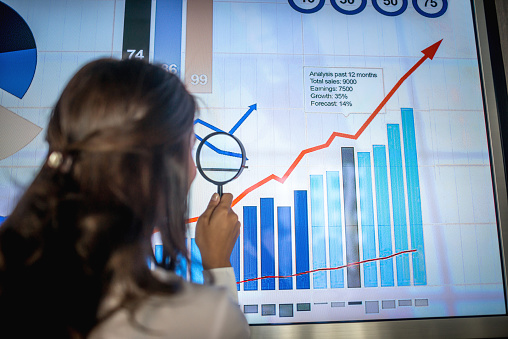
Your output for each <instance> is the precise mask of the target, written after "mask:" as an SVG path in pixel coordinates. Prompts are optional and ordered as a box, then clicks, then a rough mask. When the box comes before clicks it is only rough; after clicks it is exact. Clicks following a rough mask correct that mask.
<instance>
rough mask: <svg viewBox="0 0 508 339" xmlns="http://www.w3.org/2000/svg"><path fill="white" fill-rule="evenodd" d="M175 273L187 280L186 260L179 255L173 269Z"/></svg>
mask: <svg viewBox="0 0 508 339" xmlns="http://www.w3.org/2000/svg"><path fill="white" fill-rule="evenodd" d="M175 273H176V274H177V275H179V276H180V277H182V278H184V279H187V260H186V259H185V257H184V256H183V255H181V254H180V255H179V256H178V263H177V265H176V267H175Z"/></svg>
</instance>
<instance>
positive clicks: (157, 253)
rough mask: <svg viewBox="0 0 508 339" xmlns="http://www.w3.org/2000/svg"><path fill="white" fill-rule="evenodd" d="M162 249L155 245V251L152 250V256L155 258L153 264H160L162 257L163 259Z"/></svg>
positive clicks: (160, 246)
mask: <svg viewBox="0 0 508 339" xmlns="http://www.w3.org/2000/svg"><path fill="white" fill-rule="evenodd" d="M162 253H163V248H162V245H155V250H154V256H155V262H156V263H157V264H159V265H160V264H162V257H163V254H162Z"/></svg>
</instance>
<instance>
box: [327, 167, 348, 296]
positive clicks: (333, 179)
mask: <svg viewBox="0 0 508 339" xmlns="http://www.w3.org/2000/svg"><path fill="white" fill-rule="evenodd" d="M326 200H327V202H328V240H329V248H330V267H339V266H342V265H344V260H343V259H342V257H343V250H342V217H341V215H342V208H341V201H340V177H339V172H338V171H335V172H326ZM330 287H331V288H342V287H344V270H342V269H341V270H333V271H330Z"/></svg>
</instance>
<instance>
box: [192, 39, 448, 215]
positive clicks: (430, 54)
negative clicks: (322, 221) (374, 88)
mask: <svg viewBox="0 0 508 339" xmlns="http://www.w3.org/2000/svg"><path fill="white" fill-rule="evenodd" d="M442 41H443V39H441V40H439V41H438V42H436V43H434V44H432V45H431V46H429V47H427V48H425V49H424V50H422V53H423V57H422V58H421V59H420V60H418V62H417V63H416V64H414V65H413V67H411V69H409V71H407V72H406V73H405V74H404V75H403V76H402V77H401V78H400V79H399V81H397V83H396V84H395V86H393V88H392V89H391V90H390V92H388V94H387V95H386V96H385V98H384V99H383V100H382V101H381V102H380V103H379V105H378V106H377V107H376V109H375V110H374V111H373V112H372V113H371V114H370V116H369V117H368V119H367V120H366V121H365V122H364V123H363V125H362V126H361V127H360V129H359V130H358V131H357V132H356V133H355V134H348V133H340V132H333V133H332V135H330V137H329V138H328V140H327V141H326V142H325V143H324V144H321V145H317V146H314V147H310V148H307V149H304V150H303V151H301V152H300V154H299V155H298V156H297V157H296V159H295V160H294V161H293V163H292V164H291V166H289V168H288V170H287V171H286V173H284V175H283V176H282V177H279V176H277V175H275V174H271V175H269V176H268V177H266V178H264V179H263V180H261V181H259V182H257V183H255V184H254V185H252V186H250V187H249V188H247V189H246V190H244V191H243V192H242V193H240V194H239V195H238V196H237V197H236V198H235V199H234V200H233V204H232V206H235V205H236V204H238V203H239V202H240V201H241V200H242V199H243V198H245V196H246V195H247V194H249V193H251V192H252V191H254V190H256V189H257V188H259V187H261V186H263V185H265V184H266V183H268V182H270V181H272V180H275V181H277V182H279V183H281V184H283V183H284V182H285V181H286V180H287V178H288V177H289V176H290V175H291V173H293V171H294V170H295V168H296V166H298V164H299V163H300V161H302V159H303V157H304V156H305V155H307V154H309V153H313V152H316V151H319V150H322V149H325V148H328V147H330V145H331V144H332V142H333V141H334V140H335V138H345V139H351V140H357V139H358V138H359V137H360V135H362V133H363V132H364V131H365V129H366V128H367V127H368V126H369V125H370V123H371V122H372V120H374V118H375V117H376V116H377V114H378V113H379V112H380V111H381V109H382V108H383V107H384V106H385V105H386V103H387V102H388V100H390V99H391V97H392V96H393V95H394V94H395V92H396V91H397V90H398V89H399V87H400V86H401V85H402V84H403V83H404V81H406V79H407V78H408V77H409V76H410V75H411V74H413V72H414V71H416V70H417V69H418V67H420V66H421V65H422V64H423V63H424V61H425V60H427V58H428V59H431V60H432V59H433V58H434V55H435V54H436V52H437V50H438V48H439V46H440V45H441V42H442ZM197 220H198V217H194V218H191V219H189V220H187V222H188V223H192V222H196V221H197Z"/></svg>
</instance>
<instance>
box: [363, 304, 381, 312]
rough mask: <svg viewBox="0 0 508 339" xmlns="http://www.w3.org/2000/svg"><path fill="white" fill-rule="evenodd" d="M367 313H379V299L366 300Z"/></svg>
mask: <svg viewBox="0 0 508 339" xmlns="http://www.w3.org/2000/svg"><path fill="white" fill-rule="evenodd" d="M365 313H379V301H366V302H365Z"/></svg>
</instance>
